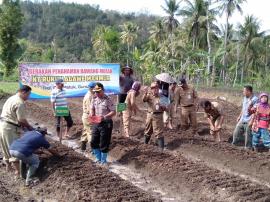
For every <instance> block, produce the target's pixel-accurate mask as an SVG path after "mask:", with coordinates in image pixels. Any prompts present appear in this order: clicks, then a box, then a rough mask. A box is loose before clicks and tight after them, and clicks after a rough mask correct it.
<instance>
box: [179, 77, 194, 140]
mask: <svg viewBox="0 0 270 202" xmlns="http://www.w3.org/2000/svg"><path fill="white" fill-rule="evenodd" d="M180 86H181V87H180V88H178V89H177V90H176V92H175V110H174V111H175V112H176V110H177V107H178V105H179V104H180V106H181V122H182V124H181V125H182V127H183V129H184V130H187V129H188V128H189V124H190V125H191V128H192V132H193V135H196V134H197V114H196V112H197V109H198V94H197V92H196V90H195V89H194V88H193V87H192V86H190V85H188V84H187V82H186V80H185V79H184V78H182V79H181V80H180Z"/></svg>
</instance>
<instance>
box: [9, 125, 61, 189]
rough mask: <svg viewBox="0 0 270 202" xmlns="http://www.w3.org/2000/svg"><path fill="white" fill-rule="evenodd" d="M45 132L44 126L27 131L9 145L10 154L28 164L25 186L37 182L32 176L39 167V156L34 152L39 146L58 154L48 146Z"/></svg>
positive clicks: (56, 154)
mask: <svg viewBox="0 0 270 202" xmlns="http://www.w3.org/2000/svg"><path fill="white" fill-rule="evenodd" d="M46 134H47V129H46V128H37V129H36V130H33V131H27V132H25V133H24V134H23V135H22V136H21V137H20V138H19V139H17V140H14V141H13V143H12V144H11V146H10V147H9V152H10V154H11V156H12V157H14V158H16V159H19V160H21V161H22V162H23V163H25V164H26V165H27V166H28V170H27V174H26V181H25V185H26V186H29V185H31V184H36V183H37V182H39V180H38V179H37V178H33V176H34V175H35V173H36V170H37V169H38V167H39V158H38V155H36V154H34V152H37V150H38V149H40V148H45V149H47V150H48V151H49V153H51V154H53V155H55V156H58V153H57V152H56V150H54V149H53V148H50V144H49V142H48V141H47V140H46V138H45V135H46Z"/></svg>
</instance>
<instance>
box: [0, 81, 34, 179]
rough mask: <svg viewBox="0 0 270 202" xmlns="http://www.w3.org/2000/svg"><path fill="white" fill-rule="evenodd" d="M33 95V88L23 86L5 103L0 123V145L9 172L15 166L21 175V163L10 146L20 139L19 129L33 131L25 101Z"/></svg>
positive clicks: (17, 172)
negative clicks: (27, 117)
mask: <svg viewBox="0 0 270 202" xmlns="http://www.w3.org/2000/svg"><path fill="white" fill-rule="evenodd" d="M30 93H31V88H30V87H29V86H27V85H22V86H21V87H20V89H19V90H18V93H17V94H16V95H13V96H11V97H10V98H8V99H7V101H6V102H5V104H4V106H3V109H2V114H1V122H0V144H1V148H2V153H3V156H4V161H5V164H6V169H7V171H9V170H10V168H11V164H12V165H13V167H14V169H15V171H16V174H17V175H19V162H18V160H17V159H16V158H13V157H12V156H11V155H10V153H9V146H10V145H11V144H12V142H13V141H14V140H16V139H18V138H19V127H20V126H21V127H23V128H27V129H28V130H32V129H33V128H32V126H31V125H30V124H29V123H28V121H27V119H26V116H25V115H26V109H25V101H26V100H27V99H28V97H29V96H30Z"/></svg>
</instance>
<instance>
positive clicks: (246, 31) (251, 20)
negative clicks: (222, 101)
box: [240, 15, 264, 83]
mask: <svg viewBox="0 0 270 202" xmlns="http://www.w3.org/2000/svg"><path fill="white" fill-rule="evenodd" d="M259 29H260V23H259V21H258V19H257V18H256V17H254V16H253V15H248V16H246V17H245V21H244V24H243V25H240V34H241V38H242V45H243V52H244V61H243V66H242V70H241V83H243V79H244V71H245V70H248V69H247V68H248V65H249V63H250V62H253V63H255V60H256V59H257V58H256V57H255V56H256V52H257V51H258V48H259V46H260V45H262V44H263V36H264V32H259ZM263 47H264V45H263ZM253 67H254V66H253Z"/></svg>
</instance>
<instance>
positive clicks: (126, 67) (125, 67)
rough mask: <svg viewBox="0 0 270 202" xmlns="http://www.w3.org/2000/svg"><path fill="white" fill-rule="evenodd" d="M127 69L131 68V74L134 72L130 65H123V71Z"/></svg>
mask: <svg viewBox="0 0 270 202" xmlns="http://www.w3.org/2000/svg"><path fill="white" fill-rule="evenodd" d="M125 69H129V70H130V74H133V69H132V68H131V67H130V66H128V65H126V66H124V67H122V70H121V72H122V73H124V71H125Z"/></svg>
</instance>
